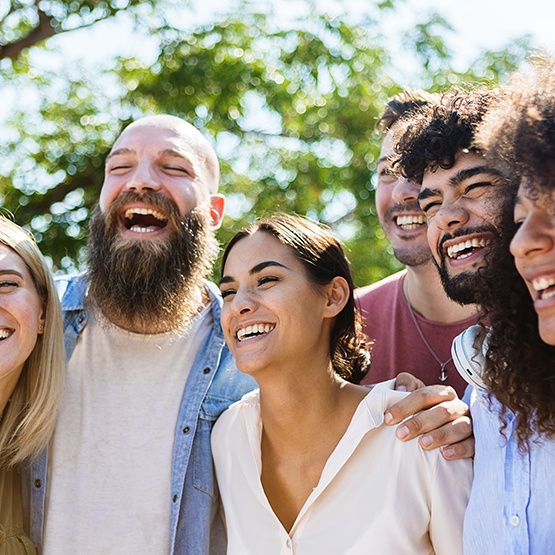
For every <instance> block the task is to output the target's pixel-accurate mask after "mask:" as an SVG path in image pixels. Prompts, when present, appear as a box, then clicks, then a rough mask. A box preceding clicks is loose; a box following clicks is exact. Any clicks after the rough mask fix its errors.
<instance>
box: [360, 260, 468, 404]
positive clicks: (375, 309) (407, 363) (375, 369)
mask: <svg viewBox="0 0 555 555" xmlns="http://www.w3.org/2000/svg"><path fill="white" fill-rule="evenodd" d="M405 274H406V270H403V271H402V272H398V273H396V274H393V275H392V276H389V277H388V278H385V279H383V280H381V281H379V282H378V283H374V284H373V285H368V286H367V287H363V288H361V289H358V290H357V292H356V297H357V299H358V303H359V307H360V309H361V312H362V316H363V318H364V333H366V335H367V336H368V337H369V338H370V339H373V340H374V342H375V343H374V347H373V349H372V356H371V363H370V370H369V371H368V374H367V375H366V376H365V377H364V379H363V380H362V383H364V384H372V383H377V382H381V381H384V380H389V379H391V378H394V377H395V376H397V374H399V372H410V373H411V374H413V375H414V376H416V377H417V378H419V379H421V380H422V381H423V382H424V383H425V384H426V385H433V384H439V383H444V384H447V385H450V386H452V387H454V388H455V390H456V391H457V393H458V395H459V397H461V398H462V396H463V394H464V390H465V389H466V386H467V383H466V382H465V381H464V380H463V378H461V376H460V375H459V373H458V372H457V369H456V368H455V366H454V365H453V361H452V360H451V361H449V362H448V363H447V364H446V366H445V371H446V375H447V379H446V380H445V381H444V382H441V381H440V379H439V377H440V370H441V367H440V364H439V363H438V362H437V361H436V360H435V358H434V357H433V355H432V354H431V353H430V351H429V350H428V348H427V347H426V345H425V344H424V342H423V341H422V338H421V337H420V334H419V333H418V330H417V329H416V326H415V325H414V322H413V320H412V317H411V314H410V312H409V309H408V306H407V301H406V299H405V294H404V292H403V280H404V276H405ZM414 314H415V317H416V320H417V322H418V325H419V326H420V329H421V330H422V333H423V335H424V337H425V338H426V340H427V342H428V344H429V345H430V347H431V348H432V350H433V351H434V353H435V354H436V356H437V357H438V358H439V360H440V361H441V362H445V361H446V360H449V359H450V358H451V343H452V342H453V339H454V338H455V337H456V336H457V335H459V333H461V332H462V331H464V330H465V329H466V328H468V327H469V326H472V325H473V324H475V323H476V317H475V316H474V317H472V318H468V319H467V320H463V321H462V322H457V323H455V324H439V323H437V322H430V321H429V320H426V319H425V318H423V317H422V316H420V315H419V314H418V313H417V312H415V313H414Z"/></svg>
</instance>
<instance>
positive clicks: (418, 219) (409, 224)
mask: <svg viewBox="0 0 555 555" xmlns="http://www.w3.org/2000/svg"><path fill="white" fill-rule="evenodd" d="M424 221H425V218H424V215H420V216H397V219H396V222H397V225H398V226H399V227H402V228H403V229H406V230H410V229H418V227H420V226H421V225H422V224H423V223H424Z"/></svg>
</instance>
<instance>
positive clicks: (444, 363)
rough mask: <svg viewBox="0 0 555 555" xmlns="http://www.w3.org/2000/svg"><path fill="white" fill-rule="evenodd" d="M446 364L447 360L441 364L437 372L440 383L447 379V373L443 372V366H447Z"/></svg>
mask: <svg viewBox="0 0 555 555" xmlns="http://www.w3.org/2000/svg"><path fill="white" fill-rule="evenodd" d="M448 362H449V360H448V361H446V362H443V363H442V364H441V368H440V370H439V381H440V382H444V381H445V380H446V379H447V371H446V370H445V366H446V365H447V363H448Z"/></svg>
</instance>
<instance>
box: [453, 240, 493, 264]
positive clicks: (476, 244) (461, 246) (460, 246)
mask: <svg viewBox="0 0 555 555" xmlns="http://www.w3.org/2000/svg"><path fill="white" fill-rule="evenodd" d="M489 243H490V241H489V239H477V238H474V239H468V240H466V241H461V242H460V243H457V244H456V245H451V246H449V247H447V256H448V257H449V258H458V259H459V258H466V257H467V256H470V255H471V254H472V253H464V254H461V255H458V256H457V253H459V252H461V251H464V250H466V249H472V248H474V249H478V248H484V247H485V246H487V245H489Z"/></svg>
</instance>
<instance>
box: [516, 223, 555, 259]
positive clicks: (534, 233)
mask: <svg viewBox="0 0 555 555" xmlns="http://www.w3.org/2000/svg"><path fill="white" fill-rule="evenodd" d="M554 246H555V229H554V225H553V223H551V222H550V221H541V219H540V218H535V217H533V216H532V217H528V218H526V219H525V220H524V222H522V224H521V226H520V227H519V228H518V230H517V232H516V233H515V235H514V237H513V240H512V241H511V245H510V250H511V253H512V255H513V256H514V257H515V258H517V259H518V258H521V259H524V258H530V257H533V256H534V255H536V254H541V253H545V252H548V251H550V250H552V249H553V247H554Z"/></svg>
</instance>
